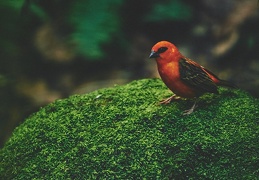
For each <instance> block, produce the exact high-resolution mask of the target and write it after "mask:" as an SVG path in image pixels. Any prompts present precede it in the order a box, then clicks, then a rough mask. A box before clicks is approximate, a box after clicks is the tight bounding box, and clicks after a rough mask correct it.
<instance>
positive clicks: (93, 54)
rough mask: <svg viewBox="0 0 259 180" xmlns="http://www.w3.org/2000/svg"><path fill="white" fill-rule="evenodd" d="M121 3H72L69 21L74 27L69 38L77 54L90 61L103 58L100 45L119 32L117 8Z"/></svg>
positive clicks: (112, 0)
mask: <svg viewBox="0 0 259 180" xmlns="http://www.w3.org/2000/svg"><path fill="white" fill-rule="evenodd" d="M122 2H123V0H110V1H106V0H99V1H96V0H87V1H85V0H79V1H76V2H75V3H74V6H73V7H72V11H71V15H70V18H69V21H70V23H71V24H72V25H73V27H74V33H73V34H72V35H71V38H72V41H73V43H74V44H76V46H77V50H78V53H79V54H81V55H83V56H86V57H89V58H92V59H98V58H101V57H103V56H104V54H103V52H102V49H101V45H102V44H104V43H107V42H109V41H110V40H111V37H112V36H111V35H112V34H114V33H118V32H119V31H120V30H119V29H120V25H119V15H118V8H119V7H120V5H121V4H122Z"/></svg>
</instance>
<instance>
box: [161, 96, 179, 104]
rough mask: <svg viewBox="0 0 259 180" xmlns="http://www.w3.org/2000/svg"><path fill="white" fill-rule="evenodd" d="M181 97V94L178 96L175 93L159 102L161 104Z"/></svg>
mask: <svg viewBox="0 0 259 180" xmlns="http://www.w3.org/2000/svg"><path fill="white" fill-rule="evenodd" d="M180 98H181V97H179V96H176V95H175V94H174V95H172V96H170V97H169V98H166V99H164V100H162V101H160V102H159V104H169V103H170V102H171V101H172V100H177V99H180Z"/></svg>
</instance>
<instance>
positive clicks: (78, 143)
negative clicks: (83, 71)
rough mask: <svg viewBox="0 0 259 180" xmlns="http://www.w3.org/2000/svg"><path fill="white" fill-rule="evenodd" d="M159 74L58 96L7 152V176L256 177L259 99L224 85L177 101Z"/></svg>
mask: <svg viewBox="0 0 259 180" xmlns="http://www.w3.org/2000/svg"><path fill="white" fill-rule="evenodd" d="M170 95H171V92H170V91H169V90H168V89H167V88H166V87H165V86H164V84H163V83H162V82H161V80H159V79H152V80H140V81H134V82H132V83H130V84H128V85H125V86H115V87H113V88H108V89H101V90H98V91H95V92H92V93H90V94H86V95H80V96H79V95H75V96H71V97H70V98H67V99H63V100H58V101H56V102H54V103H52V104H49V105H48V106H46V107H44V108H42V109H41V110H40V111H39V112H37V113H35V114H33V115H32V116H30V117H29V118H28V119H27V120H26V121H25V122H24V123H23V124H21V125H20V126H19V127H18V128H16V130H15V131H14V133H13V136H12V137H11V138H10V140H9V141H8V142H7V143H6V144H5V146H4V148H3V149H1V151H0V161H1V166H0V177H1V178H2V179H32V178H36V179H51V178H52V179H256V178H258V177H259V167H258V164H259V161H258V160H259V157H258V152H259V141H258V137H259V131H258V130H259V126H258V122H259V100H257V99H254V98H252V97H251V96H249V95H248V94H246V93H244V92H242V91H240V90H235V91H233V90H229V89H224V88H220V95H212V94H207V95H204V96H203V97H202V98H201V100H200V102H199V107H198V108H197V109H196V111H195V112H194V113H192V114H191V115H189V116H182V111H183V110H185V109H188V108H190V107H191V106H192V104H193V102H192V101H191V100H186V101H184V100H179V101H177V102H173V103H171V104H169V105H159V104H158V101H159V100H161V99H163V98H166V97H168V96H170Z"/></svg>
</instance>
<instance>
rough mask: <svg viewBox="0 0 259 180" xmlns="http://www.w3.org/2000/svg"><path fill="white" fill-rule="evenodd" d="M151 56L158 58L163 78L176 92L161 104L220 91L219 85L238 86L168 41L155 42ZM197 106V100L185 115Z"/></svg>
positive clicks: (158, 65) (158, 66)
mask: <svg viewBox="0 0 259 180" xmlns="http://www.w3.org/2000/svg"><path fill="white" fill-rule="evenodd" d="M149 58H155V59H156V62H157V68H158V72H159V74H160V76H161V78H162V80H163V81H164V83H165V84H166V86H167V87H168V88H169V89H170V90H171V91H172V92H173V93H174V94H175V95H173V96H171V97H169V98H167V99H165V100H163V101H161V102H160V103H161V104H167V103H170V102H171V101H172V100H173V99H174V100H175V99H179V98H181V97H182V98H196V97H199V96H201V95H203V94H204V93H218V87H217V86H226V87H231V88H236V86H235V85H234V84H232V83H230V82H228V81H225V80H221V79H219V78H218V77H217V76H216V75H215V74H213V73H212V72H211V71H209V70H207V69H205V68H204V67H202V66H201V65H199V64H198V63H196V62H194V61H192V60H191V59H189V58H187V57H185V56H183V55H182V54H181V53H180V52H179V50H178V49H177V47H176V46H175V45H174V44H172V43H170V42H168V41H160V42H158V43H157V44H155V45H154V46H153V47H152V49H151V54H150V56H149ZM195 106H196V101H195V103H194V105H193V106H192V108H191V109H189V110H186V111H185V112H184V115H188V114H191V113H192V112H193V110H194V108H195Z"/></svg>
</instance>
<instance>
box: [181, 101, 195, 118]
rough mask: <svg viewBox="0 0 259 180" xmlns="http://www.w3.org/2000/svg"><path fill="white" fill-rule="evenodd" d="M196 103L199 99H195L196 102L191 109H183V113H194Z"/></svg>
mask: <svg viewBox="0 0 259 180" xmlns="http://www.w3.org/2000/svg"><path fill="white" fill-rule="evenodd" d="M196 103H197V100H195V102H194V104H193V105H192V107H191V109H187V110H185V111H183V115H189V114H191V113H193V111H194V109H195V108H196V107H197V106H196Z"/></svg>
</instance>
